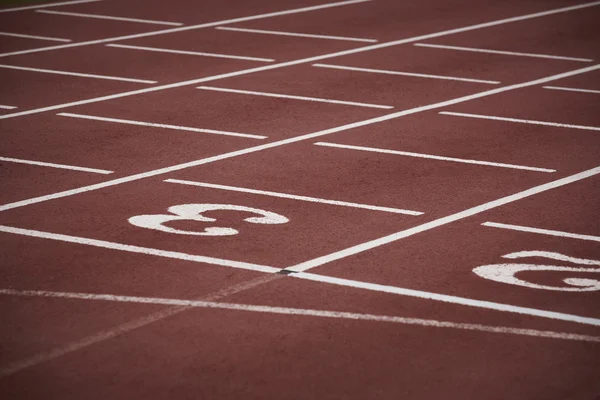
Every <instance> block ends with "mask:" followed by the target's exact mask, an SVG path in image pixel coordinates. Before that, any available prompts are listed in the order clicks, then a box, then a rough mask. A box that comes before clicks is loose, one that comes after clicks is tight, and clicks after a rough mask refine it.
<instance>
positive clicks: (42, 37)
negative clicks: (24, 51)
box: [0, 32, 71, 42]
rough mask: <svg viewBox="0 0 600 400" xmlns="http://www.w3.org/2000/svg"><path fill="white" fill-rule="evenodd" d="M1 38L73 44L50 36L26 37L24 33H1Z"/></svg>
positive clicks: (69, 40) (68, 40) (67, 40)
mask: <svg viewBox="0 0 600 400" xmlns="http://www.w3.org/2000/svg"><path fill="white" fill-rule="evenodd" d="M0 36H10V37H18V38H24V39H37V40H48V41H51V42H71V39H61V38H55V37H49V36H36V35H25V34H23V33H14V32H0Z"/></svg>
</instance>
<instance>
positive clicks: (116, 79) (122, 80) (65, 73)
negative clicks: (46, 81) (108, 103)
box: [0, 64, 156, 83]
mask: <svg viewBox="0 0 600 400" xmlns="http://www.w3.org/2000/svg"><path fill="white" fill-rule="evenodd" d="M0 68H6V69H15V70H19V71H30V72H42V73H45V74H55V75H67V76H77V77H81V78H94V79H106V80H109V81H121V82H133V83H156V81H148V80H143V79H133V78H122V77H117V76H108V75H94V74H82V73H79V72H68V71H57V70H54V69H42V68H31V67H21V66H17V65H6V64H0Z"/></svg>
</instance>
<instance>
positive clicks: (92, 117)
mask: <svg viewBox="0 0 600 400" xmlns="http://www.w3.org/2000/svg"><path fill="white" fill-rule="evenodd" d="M57 115H59V116H61V117H70V118H80V119H89V120H93V121H104V122H116V123H119V124H129V125H139V126H151V127H153V128H164V129H174V130H178V131H188V132H200V133H210V134H213V135H224V136H235V137H243V138H248V139H266V138H267V137H266V136H261V135H251V134H247V133H238V132H228V131H219V130H214V129H203V128H192V127H189V126H179V125H168V124H157V123H154V122H142V121H133V120H130V119H120V118H108V117H98V116H96V115H84V114H73V113H60V114H57Z"/></svg>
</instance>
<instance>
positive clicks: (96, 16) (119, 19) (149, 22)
mask: <svg viewBox="0 0 600 400" xmlns="http://www.w3.org/2000/svg"><path fill="white" fill-rule="evenodd" d="M36 12H38V13H44V14H53V15H65V16H69V17H81V18H95V19H109V20H112V21H124V22H138V23H141V24H154V25H170V26H182V25H183V24H182V23H181V22H167V21H153V20H149V19H138V18H126V17H115V16H112V15H99V14H84V13H75V12H66V11H51V10H36Z"/></svg>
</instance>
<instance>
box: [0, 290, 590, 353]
mask: <svg viewBox="0 0 600 400" xmlns="http://www.w3.org/2000/svg"><path fill="white" fill-rule="evenodd" d="M0 294H1V295H6V296H28V297H50V298H63V299H77V300H91V301H113V302H121V303H136V304H160V305H169V306H180V307H195V308H214V309H220V310H233V311H249V312H259V313H268V314H284V315H299V316H308V317H324V318H336V319H349V320H358V321H372V322H389V323H398V324H405V325H418V326H425V327H432V328H453V329H464V330H469V331H480V332H488V333H500V334H509V335H510V334H512V335H524V336H533V337H540V338H549V339H564V340H577V341H584V342H600V337H598V336H589V335H581V334H576V333H567V332H553V331H540V330H535V329H523V328H511V327H506V326H491V325H480V324H468V323H458V322H450V321H438V320H434V319H421V318H405V317H397V316H392V315H377V314H360V313H352V312H344V311H326V310H314V309H305V308H291V307H272V306H263V305H253V304H239V303H222V302H215V301H203V300H182V299H169V298H160V297H139V296H120V295H113V294H97V293H73V292H52V291H46V290H16V289H0Z"/></svg>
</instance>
